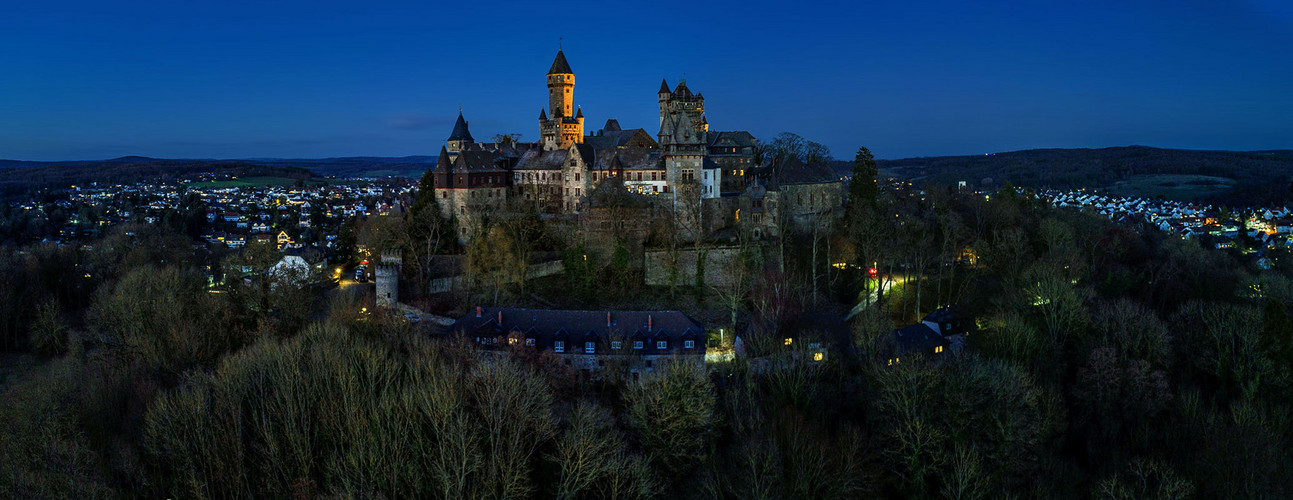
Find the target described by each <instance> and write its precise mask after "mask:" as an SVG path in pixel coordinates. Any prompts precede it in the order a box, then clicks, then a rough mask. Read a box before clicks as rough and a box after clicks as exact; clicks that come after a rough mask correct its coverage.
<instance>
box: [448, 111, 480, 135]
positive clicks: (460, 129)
mask: <svg viewBox="0 0 1293 500" xmlns="http://www.w3.org/2000/svg"><path fill="white" fill-rule="evenodd" d="M449 140H451V141H467V142H476V140H475V139H472V138H471V132H468V131H467V120H464V119H462V112H461V111H459V112H458V121H457V122H455V123H454V124H453V132H452V133H450V134H449Z"/></svg>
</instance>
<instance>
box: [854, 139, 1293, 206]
mask: <svg viewBox="0 0 1293 500" xmlns="http://www.w3.org/2000/svg"><path fill="white" fill-rule="evenodd" d="M877 163H878V166H879V168H880V169H881V171H882V172H884V173H887V174H889V175H892V176H894V177H897V178H901V179H910V180H920V181H924V182H926V183H928V184H931V185H949V184H955V183H957V182H958V181H966V183H967V184H968V185H969V186H971V187H995V186H997V185H999V184H1001V183H1002V182H1006V181H1009V182H1010V183H1012V184H1014V185H1016V186H1025V187H1033V188H1059V189H1069V188H1081V187H1085V188H1098V189H1105V190H1109V191H1111V192H1114V193H1115V194H1127V195H1137V196H1151V197H1154V196H1162V197H1165V198H1169V199H1181V200H1188V201H1207V202H1217V203H1226V204H1237V205H1252V204H1268V203H1280V204H1283V203H1287V202H1289V201H1290V190H1289V188H1290V181H1293V150H1278V151H1248V152H1240V151H1196V150H1185V149H1160V148H1151V147H1146V146H1127V147H1114V148H1102V149H1031V150H1026V151H1012V152H1008V153H996V154H988V155H976V156H940V157H928V158H907V159H902V160H881V161H879V162H877Z"/></svg>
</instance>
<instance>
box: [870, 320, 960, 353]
mask: <svg viewBox="0 0 1293 500" xmlns="http://www.w3.org/2000/svg"><path fill="white" fill-rule="evenodd" d="M884 340H885V342H886V343H891V346H892V348H893V353H894V354H897V355H903V354H907V353H912V352H918V351H919V352H923V353H929V354H932V353H933V352H934V348H935V347H938V346H943V347H947V346H948V345H951V342H950V341H948V340H947V339H946V338H943V336H942V335H939V334H938V332H936V331H934V329H933V328H930V327H929V325H926V324H924V323H921V324H917V325H909V326H904V327H902V328H899V329H897V330H889V332H888V333H886V334H885V339H884Z"/></svg>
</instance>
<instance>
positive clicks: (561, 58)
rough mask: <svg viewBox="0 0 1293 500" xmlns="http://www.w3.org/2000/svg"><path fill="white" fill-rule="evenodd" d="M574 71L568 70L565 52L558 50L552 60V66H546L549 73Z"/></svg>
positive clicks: (569, 72) (556, 73)
mask: <svg viewBox="0 0 1293 500" xmlns="http://www.w3.org/2000/svg"><path fill="white" fill-rule="evenodd" d="M574 73H575V72H574V71H571V70H570V63H568V62H566V54H565V53H564V52H562V51H560V50H558V51H557V58H556V59H553V60H552V67H551V68H548V74H549V75H573V74H574Z"/></svg>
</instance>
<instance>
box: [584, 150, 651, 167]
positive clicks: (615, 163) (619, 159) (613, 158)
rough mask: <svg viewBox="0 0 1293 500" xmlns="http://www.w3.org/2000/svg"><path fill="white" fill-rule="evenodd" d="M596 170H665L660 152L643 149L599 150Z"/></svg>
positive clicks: (593, 164) (594, 164) (594, 165)
mask: <svg viewBox="0 0 1293 500" xmlns="http://www.w3.org/2000/svg"><path fill="white" fill-rule="evenodd" d="M592 168H593V169H594V170H664V164H663V163H662V162H661V160H660V153H659V152H658V151H650V150H647V149H641V148H627V149H599V150H597V155H596V161H595V162H594V163H592Z"/></svg>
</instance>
